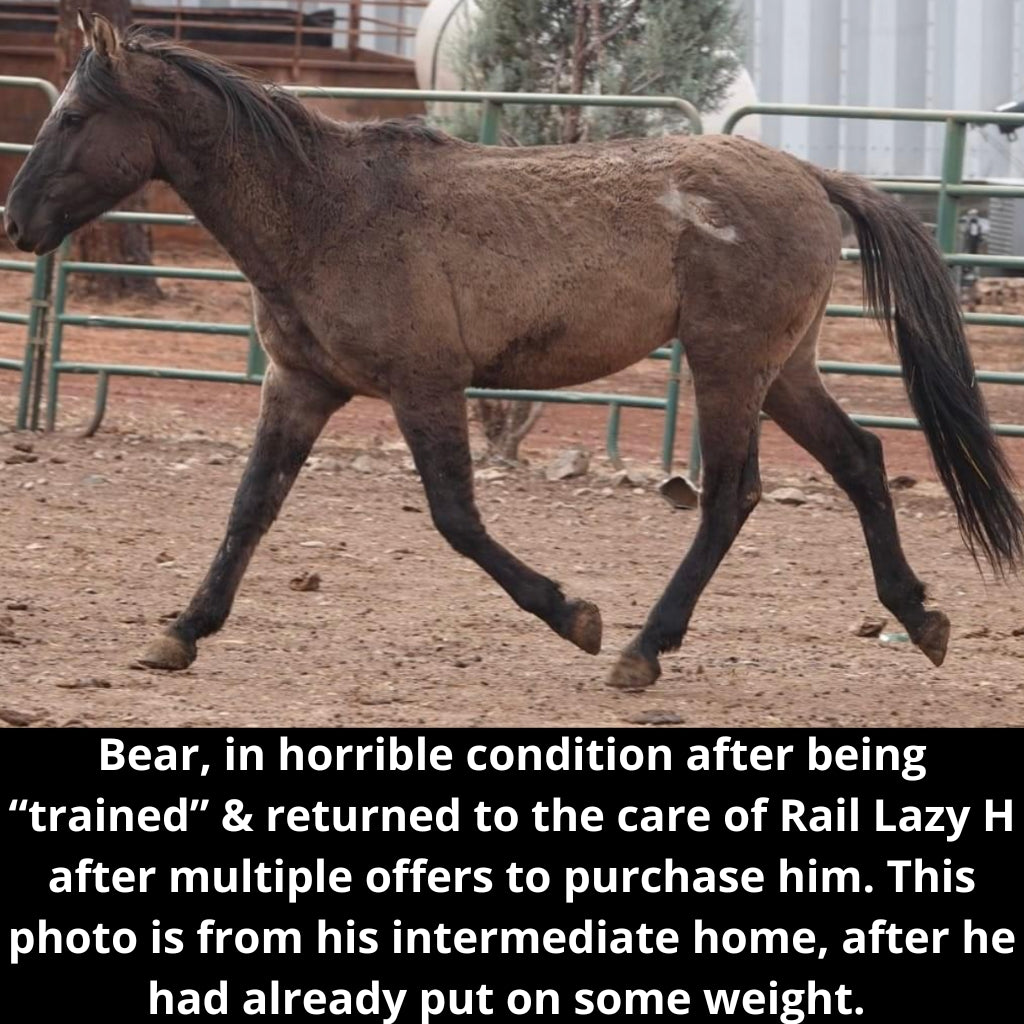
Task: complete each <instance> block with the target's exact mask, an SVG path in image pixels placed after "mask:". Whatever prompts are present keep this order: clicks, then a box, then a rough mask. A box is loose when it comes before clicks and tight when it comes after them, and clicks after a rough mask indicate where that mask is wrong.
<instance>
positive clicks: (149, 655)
mask: <svg viewBox="0 0 1024 1024" xmlns="http://www.w3.org/2000/svg"><path fill="white" fill-rule="evenodd" d="M198 653H199V652H198V650H197V649H196V644H195V641H194V640H183V639H182V638H181V637H179V636H177V635H175V634H174V633H165V634H164V635H163V636H160V637H157V639H156V640H154V641H153V642H152V643H151V644H150V645H149V647H147V648H146V653H145V654H143V656H142V657H141V658H139V664H140V665H144V666H145V667H146V668H157V669H162V670H163V671H165V672H180V671H181V670H182V669H186V668H188V667H189V665H191V664H192V662H193V661H195V660H196V655H197V654H198Z"/></svg>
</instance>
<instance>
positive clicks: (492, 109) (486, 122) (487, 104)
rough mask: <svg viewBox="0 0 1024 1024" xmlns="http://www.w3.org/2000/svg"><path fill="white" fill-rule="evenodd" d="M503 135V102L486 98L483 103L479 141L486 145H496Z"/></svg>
mask: <svg viewBox="0 0 1024 1024" xmlns="http://www.w3.org/2000/svg"><path fill="white" fill-rule="evenodd" d="M500 135H501V104H500V103H495V102H494V101H493V100H484V102H483V103H482V104H481V113H480V134H479V136H478V139H479V141H480V142H481V143H482V144H483V145H485V146H496V145H497V144H498V138H499V136H500Z"/></svg>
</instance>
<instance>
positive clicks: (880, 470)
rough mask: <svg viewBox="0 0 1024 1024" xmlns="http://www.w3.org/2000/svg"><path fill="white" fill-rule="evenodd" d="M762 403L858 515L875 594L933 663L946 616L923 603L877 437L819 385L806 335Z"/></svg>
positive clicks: (941, 651)
mask: <svg viewBox="0 0 1024 1024" xmlns="http://www.w3.org/2000/svg"><path fill="white" fill-rule="evenodd" d="M764 409H765V412H766V413H768V415H769V416H771V418H772V419H773V420H774V421H775V422H776V423H777V424H778V425H779V426H780V427H781V428H782V429H783V430H784V431H785V432H786V433H787V434H788V435H789V436H790V437H791V438H793V440H794V441H796V442H797V444H799V445H800V446H801V447H803V448H805V449H806V450H807V451H808V452H809V453H810V454H811V455H813V456H814V457H815V458H816V459H817V460H818V461H819V462H820V463H821V464H822V466H824V468H825V469H826V470H827V471H828V473H829V474H830V475H831V476H832V477H833V479H834V480H835V481H836V483H837V484H838V485H839V486H840V487H841V488H842V489H843V490H844V491H845V492H846V494H847V495H848V496H849V498H850V500H851V501H852V502H853V505H854V507H855V508H856V509H857V513H858V515H859V516H860V521H861V526H862V528H863V530H864V537H865V540H866V541H867V547H868V553H869V554H870V556H871V568H872V571H873V574H874V578H875V587H876V590H877V592H878V597H879V599H880V600H881V602H882V604H883V605H885V607H886V608H888V609H889V611H890V612H892V614H893V615H895V616H896V618H897V619H899V621H900V622H902V623H903V625H904V627H905V628H906V630H907V633H908V635H909V636H910V639H911V640H912V641H913V642H914V643H915V644H916V645H917V646H918V647H919V648H920V649H921V651H922V652H923V653H924V654H926V655H927V656H928V658H929V659H930V660H931V661H932V662H933V664H935V665H941V664H942V662H943V659H944V658H945V656H946V646H947V644H948V643H949V619H948V618H946V616H945V615H944V614H943V613H942V612H941V611H939V610H937V609H926V608H925V605H924V600H925V588H924V584H923V583H922V582H921V581H920V580H919V579H918V578H917V576H916V575H915V574H914V572H913V570H912V569H911V568H910V565H909V564H908V563H907V560H906V557H905V556H904V554H903V548H902V545H901V544H900V538H899V532H898V530H897V527H896V515H895V512H894V511H893V505H892V497H891V495H890V494H889V485H888V482H887V479H886V473H885V463H884V460H883V458H882V443H881V441H879V439H878V438H877V437H876V436H875V435H874V434H872V433H869V432H868V431H867V430H864V429H862V428H861V427H859V426H857V424H856V423H854V422H853V420H851V419H850V417H849V416H847V415H846V413H845V412H843V410H842V409H841V408H840V407H839V405H838V404H837V403H836V401H835V399H833V398H832V396H831V395H830V394H829V393H828V391H826V390H825V385H824V384H823V383H822V380H821V377H820V376H819V375H818V371H817V368H816V367H815V365H814V346H813V339H812V343H811V344H809V345H807V346H805V347H802V348H801V349H800V350H799V351H798V352H797V353H796V355H795V356H794V357H793V359H792V360H791V361H790V362H789V363H787V364H786V366H785V367H783V369H782V372H781V373H780V375H779V377H778V379H777V380H776V381H775V382H774V383H773V384H772V386H771V388H770V389H769V391H768V395H767V397H766V399H765V405H764Z"/></svg>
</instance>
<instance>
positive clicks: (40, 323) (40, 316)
mask: <svg viewBox="0 0 1024 1024" xmlns="http://www.w3.org/2000/svg"><path fill="white" fill-rule="evenodd" d="M49 279H50V257H49V256H38V257H37V258H36V265H35V269H34V270H33V272H32V297H31V299H30V300H29V303H30V305H29V312H28V329H27V330H26V332H25V356H24V358H23V359H22V364H21V387H20V388H19V390H18V418H17V421H16V422H15V426H16V427H17V428H18V430H24V429H25V428H26V427H27V426H28V410H29V401H30V396H31V394H32V382H33V380H34V379H35V375H36V361H37V357H36V352H37V349H38V347H39V342H40V337H42V339H43V340H44V341H45V337H46V335H45V330H46V317H45V315H44V313H45V310H44V304H45V303H46V301H47V299H48V293H49V290H50V289H49Z"/></svg>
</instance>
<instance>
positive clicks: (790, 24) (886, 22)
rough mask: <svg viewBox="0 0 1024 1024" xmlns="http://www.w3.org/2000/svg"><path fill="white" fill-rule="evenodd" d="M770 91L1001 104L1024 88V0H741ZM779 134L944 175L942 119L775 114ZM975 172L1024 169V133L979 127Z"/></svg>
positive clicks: (782, 141) (778, 138)
mask: <svg viewBox="0 0 1024 1024" xmlns="http://www.w3.org/2000/svg"><path fill="white" fill-rule="evenodd" d="M738 6H739V8H740V11H741V15H742V17H743V20H744V24H745V32H746V50H747V66H748V67H749V68H750V71H751V74H752V75H753V78H754V82H755V84H756V86H757V90H758V95H759V97H760V98H761V99H762V100H765V101H779V102H788V103H841V104H848V105H870V106H893V107H931V108H950V107H955V108H962V109H967V108H970V109H982V110H986V109H990V108H992V107H995V106H997V105H998V104H1000V103H1003V102H1005V101H1006V100H1009V99H1024V0H738ZM762 137H763V138H764V140H765V141H766V142H768V143H770V144H772V145H775V146H779V147H780V148H782V149H786V150H789V151H791V152H793V153H795V154H797V155H798V156H802V157H805V158H807V159H809V160H813V161H815V162H816V163H820V164H823V165H825V166H829V167H841V168H844V169H846V170H851V171H859V172H861V173H867V174H873V175H887V174H900V175H937V174H938V173H939V169H940V164H941V153H942V129H941V126H935V127H931V126H923V125H916V124H909V123H891V122H855V121H848V122H844V123H842V124H836V123H834V122H820V123H819V122H815V121H813V120H809V119H797V118H785V119H783V118H765V119H764V121H763V129H762ZM966 171H967V173H968V174H969V175H971V176H975V177H1024V140H1022V141H1020V142H1016V143H1012V144H1008V143H1007V142H1006V141H1005V139H1004V137H1003V136H1001V135H999V133H998V132H997V131H996V129H994V128H985V129H976V130H972V131H971V133H970V140H969V144H968V156H967V166H966Z"/></svg>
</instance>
